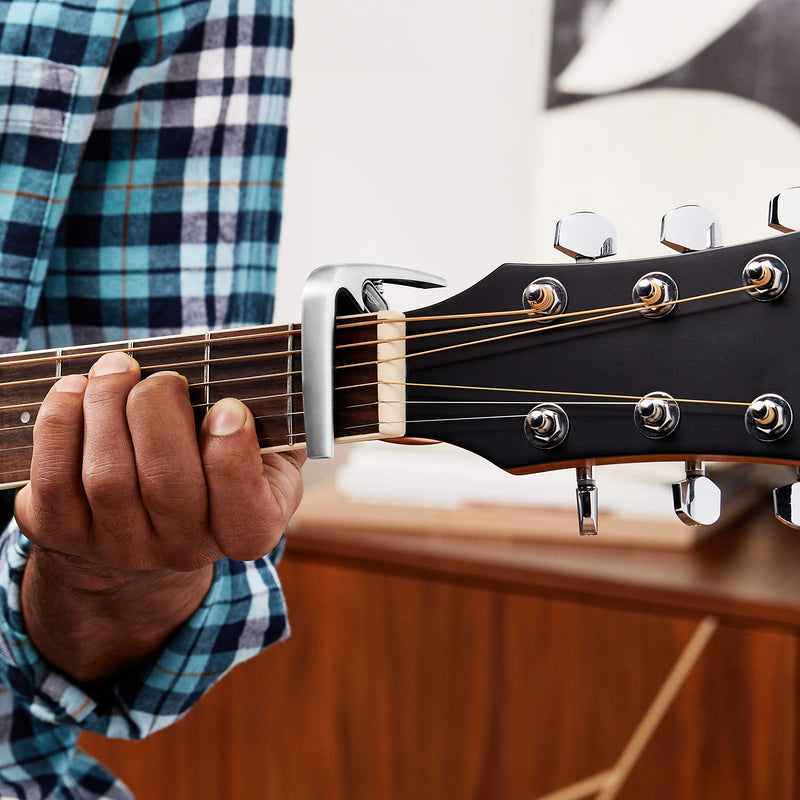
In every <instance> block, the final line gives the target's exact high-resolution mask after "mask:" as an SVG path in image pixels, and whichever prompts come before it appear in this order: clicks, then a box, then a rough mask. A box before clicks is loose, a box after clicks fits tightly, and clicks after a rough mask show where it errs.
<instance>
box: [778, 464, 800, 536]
mask: <svg viewBox="0 0 800 800" xmlns="http://www.w3.org/2000/svg"><path fill="white" fill-rule="evenodd" d="M796 472H797V474H796V477H797V481H795V483H790V484H788V485H787V486H779V487H778V488H777V489H774V490H773V492H772V500H773V502H774V504H775V516H776V517H777V518H778V519H779V520H780V521H781V522H782V523H783V524H784V525H788V526H789V527H790V528H800V468H798V469H797V471H796Z"/></svg>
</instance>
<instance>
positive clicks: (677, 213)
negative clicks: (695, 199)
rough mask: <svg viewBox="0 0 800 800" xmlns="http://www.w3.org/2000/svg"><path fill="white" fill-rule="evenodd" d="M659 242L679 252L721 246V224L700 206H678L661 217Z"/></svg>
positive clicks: (690, 251)
mask: <svg viewBox="0 0 800 800" xmlns="http://www.w3.org/2000/svg"><path fill="white" fill-rule="evenodd" d="M660 241H661V244H663V245H666V246H667V247H671V248H672V249H673V250H677V251H678V252H679V253H694V252H697V251H698V250H708V249H709V248H711V247H721V246H722V224H721V223H720V221H719V218H718V217H717V215H716V214H713V213H712V212H711V211H709V210H708V209H707V208H703V207H702V206H694V205H688V206H678V208H673V209H672V211H668V212H667V213H666V214H664V216H663V217H662V218H661V237H660Z"/></svg>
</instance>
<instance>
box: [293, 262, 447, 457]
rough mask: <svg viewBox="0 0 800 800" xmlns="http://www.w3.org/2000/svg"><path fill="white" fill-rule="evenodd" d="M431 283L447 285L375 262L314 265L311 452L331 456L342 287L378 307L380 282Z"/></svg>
mask: <svg viewBox="0 0 800 800" xmlns="http://www.w3.org/2000/svg"><path fill="white" fill-rule="evenodd" d="M382 283H395V284H400V285H403V286H417V287H419V288H422V289H430V288H434V287H437V286H446V285H447V281H445V280H444V278H440V277H439V276H438V275H430V274H429V273H427V272H418V271H417V270H413V269H404V268H403V267H387V266H380V265H377V264H331V265H328V266H325V267H318V268H317V269H315V270H314V271H313V272H312V273H311V274H310V275H309V276H308V279H307V280H306V283H305V286H304V288H303V314H302V335H301V338H302V345H301V352H302V357H303V417H304V419H305V429H306V450H307V452H308V457H309V458H332V457H333V437H334V434H333V334H334V328H335V325H336V305H337V300H338V298H339V294H340V292H346V293H347V294H348V295H349V296H350V298H351V299H352V300H353V302H355V304H356V305H357V306H358V308H359V309H361V310H362V311H365V312H373V311H377V310H378V308H377V307H376V305H377V304H379V303H380V302H381V300H382V295H381V292H380V285H381V284H382Z"/></svg>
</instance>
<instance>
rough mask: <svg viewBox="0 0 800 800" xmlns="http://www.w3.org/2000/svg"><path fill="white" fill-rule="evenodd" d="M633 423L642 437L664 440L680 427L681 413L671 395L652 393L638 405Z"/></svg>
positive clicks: (634, 410)
mask: <svg viewBox="0 0 800 800" xmlns="http://www.w3.org/2000/svg"><path fill="white" fill-rule="evenodd" d="M633 421H634V423H635V424H636V430H638V431H639V433H641V434H642V436H646V437H647V438H648V439H663V438H664V437H665V436H669V435H670V434H671V433H672V432H673V431H674V430H675V428H677V427H678V423H679V422H680V421H681V411H680V408H679V407H678V404H677V403H676V402H675V400H674V398H673V397H672V396H671V395H668V394H667V393H666V392H651V393H650V394H646V395H645V396H644V397H643V398H642V399H641V400H640V401H639V402H638V403H637V404H636V406H635V408H634V409H633Z"/></svg>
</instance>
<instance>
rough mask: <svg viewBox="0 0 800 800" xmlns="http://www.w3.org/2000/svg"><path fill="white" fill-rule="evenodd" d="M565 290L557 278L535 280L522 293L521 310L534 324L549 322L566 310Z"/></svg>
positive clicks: (566, 298)
mask: <svg viewBox="0 0 800 800" xmlns="http://www.w3.org/2000/svg"><path fill="white" fill-rule="evenodd" d="M567 301H568V296H567V290H566V288H565V287H564V284H563V283H561V281H560V280H558V279H557V278H548V277H545V278H537V279H536V280H535V281H531V282H530V283H529V284H528V285H527V286H526V287H525V290H524V291H523V292H522V308H523V309H525V311H529V312H530V316H531V319H533V320H535V321H536V322H550V321H551V320H552V318H553V317H554V316H557V315H559V314H563V313H564V311H566V310H567Z"/></svg>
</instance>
